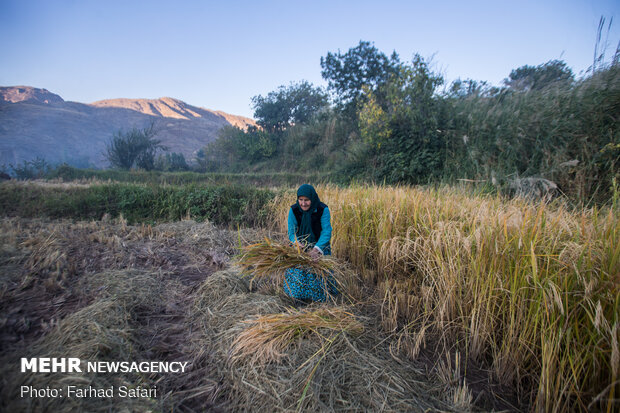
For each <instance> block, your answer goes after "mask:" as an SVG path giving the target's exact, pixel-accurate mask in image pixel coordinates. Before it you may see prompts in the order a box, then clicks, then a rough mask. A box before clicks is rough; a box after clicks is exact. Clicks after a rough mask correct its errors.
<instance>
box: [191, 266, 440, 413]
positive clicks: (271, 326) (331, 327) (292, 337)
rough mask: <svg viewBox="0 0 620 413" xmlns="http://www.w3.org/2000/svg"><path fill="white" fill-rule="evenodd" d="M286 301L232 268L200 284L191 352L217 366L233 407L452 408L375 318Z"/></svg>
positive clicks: (226, 398)
mask: <svg viewBox="0 0 620 413" xmlns="http://www.w3.org/2000/svg"><path fill="white" fill-rule="evenodd" d="M227 291H228V294H226V292H227ZM287 304H288V302H287V301H286V299H283V298H280V297H277V296H273V295H264V294H258V293H253V292H250V291H249V288H248V286H247V285H246V284H245V282H244V280H243V279H241V278H240V274H239V272H237V271H235V270H234V269H232V270H228V271H222V272H218V273H215V274H213V275H212V276H211V277H209V279H207V280H206V281H205V283H204V284H203V285H202V286H201V288H200V289H199V290H198V292H197V294H196V297H195V302H194V308H193V315H192V319H193V321H194V323H195V325H196V326H197V327H198V328H200V329H201V331H202V334H201V335H200V337H199V339H198V340H197V341H195V342H194V343H193V348H194V350H193V351H194V353H195V354H200V355H202V357H203V358H204V363H205V364H207V363H208V364H209V365H210V366H211V368H214V369H217V374H218V376H219V378H220V380H221V381H222V383H223V388H222V392H221V394H220V395H219V398H218V400H219V401H220V402H221V403H223V405H224V406H225V407H226V408H227V409H230V410H232V411H252V412H255V411H263V412H274V411H295V410H298V409H301V410H303V411H344V410H347V411H348V410H354V411H412V410H414V411H415V410H426V409H431V410H432V409H440V410H451V407H450V406H449V405H447V404H445V403H444V402H442V401H441V397H440V395H439V390H438V388H436V387H433V385H431V384H429V383H428V380H427V379H426V378H425V376H424V375H423V374H422V373H421V372H420V371H418V370H416V369H415V368H413V367H412V366H411V365H410V364H409V365H405V364H400V363H398V362H397V361H396V360H395V359H394V358H393V357H392V356H391V355H390V352H389V349H388V346H387V345H385V344H383V343H381V342H380V341H379V339H378V337H379V335H378V334H377V333H378V332H377V331H376V328H375V327H374V326H373V325H372V323H370V322H368V321H367V320H365V319H364V318H362V317H358V316H356V315H355V314H354V313H353V312H351V311H350V309H346V308H343V307H338V306H334V305H329V304H320V305H319V304H313V305H311V306H309V307H306V308H304V309H301V310H295V309H291V308H290V306H289V305H287ZM362 331H366V332H367V333H362ZM257 335H258V336H260V338H259V339H256V336H257ZM253 339H254V342H252V340H253ZM248 340H250V342H248ZM252 346H254V349H255V353H256V356H252V355H250V350H251V348H252ZM274 346H275V347H274ZM270 350H273V352H270ZM246 356H249V357H246Z"/></svg>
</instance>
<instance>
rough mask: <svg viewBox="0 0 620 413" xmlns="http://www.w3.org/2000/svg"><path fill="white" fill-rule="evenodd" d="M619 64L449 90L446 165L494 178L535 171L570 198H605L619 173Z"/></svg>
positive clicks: (456, 172)
mask: <svg viewBox="0 0 620 413" xmlns="http://www.w3.org/2000/svg"><path fill="white" fill-rule="evenodd" d="M618 102H620V66H612V67H610V68H608V69H607V70H605V71H601V72H597V73H596V74H595V75H594V76H591V77H588V78H585V79H582V80H580V81H577V82H574V83H572V84H571V83H566V82H565V83H561V82H560V83H556V84H555V86H554V87H546V88H542V89H532V90H530V91H529V92H528V93H511V92H510V91H503V92H501V93H498V94H495V95H485V94H482V95H471V96H466V97H460V98H453V97H451V98H449V99H447V100H446V104H448V105H449V107H450V109H449V110H450V113H452V116H451V117H450V119H449V122H448V124H447V125H446V131H447V133H446V139H447V141H446V150H447V156H446V160H447V162H446V165H445V170H446V172H448V173H450V174H452V176H454V177H459V178H470V179H482V180H488V181H489V182H493V183H494V184H497V185H501V184H502V183H503V182H505V181H507V180H509V179H511V178H513V177H524V176H540V177H544V178H547V179H550V180H552V181H554V182H556V183H557V184H558V185H559V187H560V188H561V190H562V191H563V192H564V193H565V194H567V195H570V196H571V197H573V198H575V199H581V200H586V201H587V200H590V199H595V200H598V201H604V200H606V199H609V196H610V193H611V192H610V191H611V187H612V178H613V177H614V176H617V175H618V168H617V160H618V155H619V151H618V146H617V145H618V144H620V124H619V123H618V121H617V119H619V118H620V106H619V105H618Z"/></svg>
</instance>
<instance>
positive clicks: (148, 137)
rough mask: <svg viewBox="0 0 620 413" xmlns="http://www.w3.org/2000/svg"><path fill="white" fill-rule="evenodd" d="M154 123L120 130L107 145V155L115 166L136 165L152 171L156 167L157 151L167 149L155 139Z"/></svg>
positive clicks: (129, 166) (125, 167)
mask: <svg viewBox="0 0 620 413" xmlns="http://www.w3.org/2000/svg"><path fill="white" fill-rule="evenodd" d="M156 134H157V131H156V130H155V126H154V124H151V125H150V126H147V127H146V128H144V129H137V128H133V129H131V130H129V131H127V132H122V131H118V132H116V133H114V136H113V137H112V139H111V140H110V142H108V144H107V145H106V157H107V159H108V162H110V165H111V166H112V167H114V168H121V169H130V168H132V167H134V166H136V167H138V168H142V169H144V170H147V171H150V170H152V169H153V168H154V167H155V153H156V152H157V150H158V149H165V147H164V146H163V145H161V141H159V140H157V139H155V135H156Z"/></svg>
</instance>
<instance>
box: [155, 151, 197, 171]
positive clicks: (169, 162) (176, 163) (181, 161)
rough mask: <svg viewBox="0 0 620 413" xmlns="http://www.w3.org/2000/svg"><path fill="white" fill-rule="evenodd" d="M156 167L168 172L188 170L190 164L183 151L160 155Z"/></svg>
mask: <svg viewBox="0 0 620 413" xmlns="http://www.w3.org/2000/svg"><path fill="white" fill-rule="evenodd" d="M155 169H158V170H160V171H166V172H174V171H187V170H189V165H187V162H186V161H185V156H184V155H183V154H182V153H176V152H172V153H165V154H162V155H159V157H158V158H157V161H156V162H155Z"/></svg>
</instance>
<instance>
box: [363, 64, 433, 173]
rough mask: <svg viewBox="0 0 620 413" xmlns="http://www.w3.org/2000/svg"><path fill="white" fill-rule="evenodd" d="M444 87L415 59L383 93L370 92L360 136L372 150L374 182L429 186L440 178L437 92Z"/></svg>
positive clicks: (381, 88) (382, 88)
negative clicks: (439, 87)
mask: <svg viewBox="0 0 620 413" xmlns="http://www.w3.org/2000/svg"><path fill="white" fill-rule="evenodd" d="M442 83H443V79H442V78H441V77H440V76H437V75H434V74H433V73H431V72H430V70H429V68H428V65H427V64H426V63H425V62H424V60H423V59H422V58H421V57H420V56H419V55H416V56H415V57H414V59H413V62H412V65H411V67H409V66H404V65H403V66H402V68H401V71H400V73H399V75H398V76H393V77H392V78H391V79H390V81H388V82H387V83H385V84H383V85H381V86H380V87H379V88H378V92H379V93H375V92H370V91H369V92H368V98H367V99H366V103H365V104H364V105H363V106H362V108H361V109H360V114H359V118H360V132H361V137H362V139H363V141H364V142H365V143H366V144H367V145H370V147H371V148H372V151H369V152H368V155H371V156H374V158H375V159H374V160H373V164H374V165H375V167H376V168H377V169H374V172H375V174H376V176H375V178H378V179H381V180H386V181H387V182H390V183H396V182H407V183H426V182H428V181H429V179H430V178H433V177H434V178H437V177H438V172H439V173H440V172H441V170H442V168H443V158H444V142H443V136H442V135H441V133H440V127H441V123H442V121H443V119H442V116H443V113H442V105H441V100H440V98H439V97H437V96H435V90H436V88H437V87H438V86H439V85H441V84H442ZM380 96H383V100H381V98H380ZM373 152H374V153H373ZM362 161H365V160H363V159H362Z"/></svg>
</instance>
